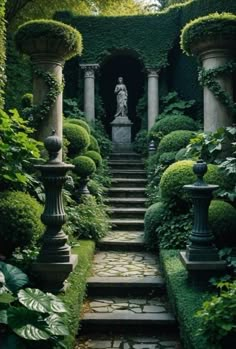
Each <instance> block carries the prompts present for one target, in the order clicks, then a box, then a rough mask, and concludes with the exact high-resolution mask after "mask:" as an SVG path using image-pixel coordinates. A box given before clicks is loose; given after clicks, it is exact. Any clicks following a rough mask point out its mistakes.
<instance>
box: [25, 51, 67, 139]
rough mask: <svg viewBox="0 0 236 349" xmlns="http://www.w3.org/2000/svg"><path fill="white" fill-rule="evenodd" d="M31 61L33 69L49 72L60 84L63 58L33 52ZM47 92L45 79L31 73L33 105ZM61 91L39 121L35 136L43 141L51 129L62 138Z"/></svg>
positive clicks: (41, 100) (40, 102)
mask: <svg viewBox="0 0 236 349" xmlns="http://www.w3.org/2000/svg"><path fill="white" fill-rule="evenodd" d="M31 61H32V65H33V70H34V71H37V70H39V71H42V72H44V73H50V74H52V75H53V77H54V78H55V79H56V80H57V82H58V83H59V84H62V69H63V64H64V60H63V59H61V58H60V57H58V56H57V54H55V55H51V54H41V53H40V54H33V55H32V56H31ZM47 93H48V86H47V84H46V83H45V81H44V80H43V79H42V78H41V77H38V76H37V74H35V73H34V74H33V103H34V105H40V104H42V103H43V101H44V98H45V96H46V95H47ZM62 119H63V118H62V92H61V93H60V94H59V95H58V96H57V98H56V101H55V102H54V103H53V105H52V106H51V109H50V111H49V113H48V114H47V117H46V118H44V119H43V120H41V121H40V122H39V125H38V128H37V138H38V139H39V140H41V141H44V140H45V139H46V138H47V136H48V135H50V134H51V132H52V130H53V129H54V130H56V132H57V135H58V136H59V137H60V139H62V124H63V122H62Z"/></svg>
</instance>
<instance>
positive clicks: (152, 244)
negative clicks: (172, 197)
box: [144, 202, 165, 249]
mask: <svg viewBox="0 0 236 349" xmlns="http://www.w3.org/2000/svg"><path fill="white" fill-rule="evenodd" d="M164 212H165V205H164V204H163V203H162V202H157V203H155V204H153V205H151V206H150V207H149V208H148V209H147V211H146V213H145V216H144V241H145V243H146V244H147V246H148V247H149V248H150V249H154V248H156V247H157V245H158V241H157V233H156V229H157V227H158V226H159V225H160V224H161V222H162V214H163V213H164Z"/></svg>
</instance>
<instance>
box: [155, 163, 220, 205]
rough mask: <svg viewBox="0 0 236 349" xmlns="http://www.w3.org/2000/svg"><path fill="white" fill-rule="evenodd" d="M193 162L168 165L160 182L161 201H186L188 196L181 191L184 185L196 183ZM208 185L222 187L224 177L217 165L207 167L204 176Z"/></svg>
mask: <svg viewBox="0 0 236 349" xmlns="http://www.w3.org/2000/svg"><path fill="white" fill-rule="evenodd" d="M194 163H195V162H194V161H192V160H182V161H178V162H175V163H174V164H172V165H170V166H169V167H168V168H167V169H166V170H165V172H164V173H163V175H162V177H161V181H160V192H161V197H162V198H163V200H166V201H169V200H175V201H178V200H184V201H185V200H188V197H189V196H188V194H187V192H186V191H185V190H184V189H183V186H184V185H186V184H193V183H195V182H196V179H197V177H196V175H195V174H194V173H193V165H194ZM204 180H205V181H206V183H208V184H217V185H219V186H220V187H224V184H225V177H224V176H223V175H222V173H221V172H220V170H219V168H218V166H217V165H212V164H210V165H208V171H207V173H206V175H205V176H204Z"/></svg>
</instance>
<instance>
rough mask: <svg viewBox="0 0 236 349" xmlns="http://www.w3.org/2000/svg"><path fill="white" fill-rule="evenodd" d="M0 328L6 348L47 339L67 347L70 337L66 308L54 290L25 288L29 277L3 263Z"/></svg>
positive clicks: (29, 345) (0, 277) (1, 270)
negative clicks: (66, 339)
mask: <svg viewBox="0 0 236 349" xmlns="http://www.w3.org/2000/svg"><path fill="white" fill-rule="evenodd" d="M0 279H1V284H0V327H1V334H2V335H3V336H2V342H1V345H2V346H3V347H4V348H5V347H6V348H9V349H10V348H12V347H14V348H15V347H20V348H26V347H27V348H28V347H29V348H31V345H32V343H34V342H36V341H47V342H50V343H52V344H55V345H57V346H58V347H61V348H64V349H65V346H64V345H63V344H62V343H61V340H62V339H63V337H64V336H67V335H68V334H69V333H68V328H67V326H66V324H65V314H66V312H67V311H66V309H65V306H64V304H63V302H62V301H61V300H60V299H59V298H57V297H56V296H54V295H53V294H51V293H44V292H42V291H41V290H39V289H32V288H24V289H23V287H25V286H26V285H27V284H28V283H29V279H28V277H27V275H26V274H24V273H23V272H22V271H21V270H20V269H18V268H16V267H14V266H12V265H10V264H6V263H3V262H0Z"/></svg>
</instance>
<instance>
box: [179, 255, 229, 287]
mask: <svg viewBox="0 0 236 349" xmlns="http://www.w3.org/2000/svg"><path fill="white" fill-rule="evenodd" d="M180 260H181V262H182V264H183V265H184V267H185V269H186V270H187V272H188V276H189V281H190V283H191V284H192V285H193V286H195V287H199V288H205V287H207V286H209V279H210V278H211V277H213V276H214V277H216V276H221V275H223V274H224V272H225V270H226V267H227V266H226V262H225V261H221V260H212V261H209V260H208V261H190V260H189V259H188V257H187V254H186V251H181V252H180Z"/></svg>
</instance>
